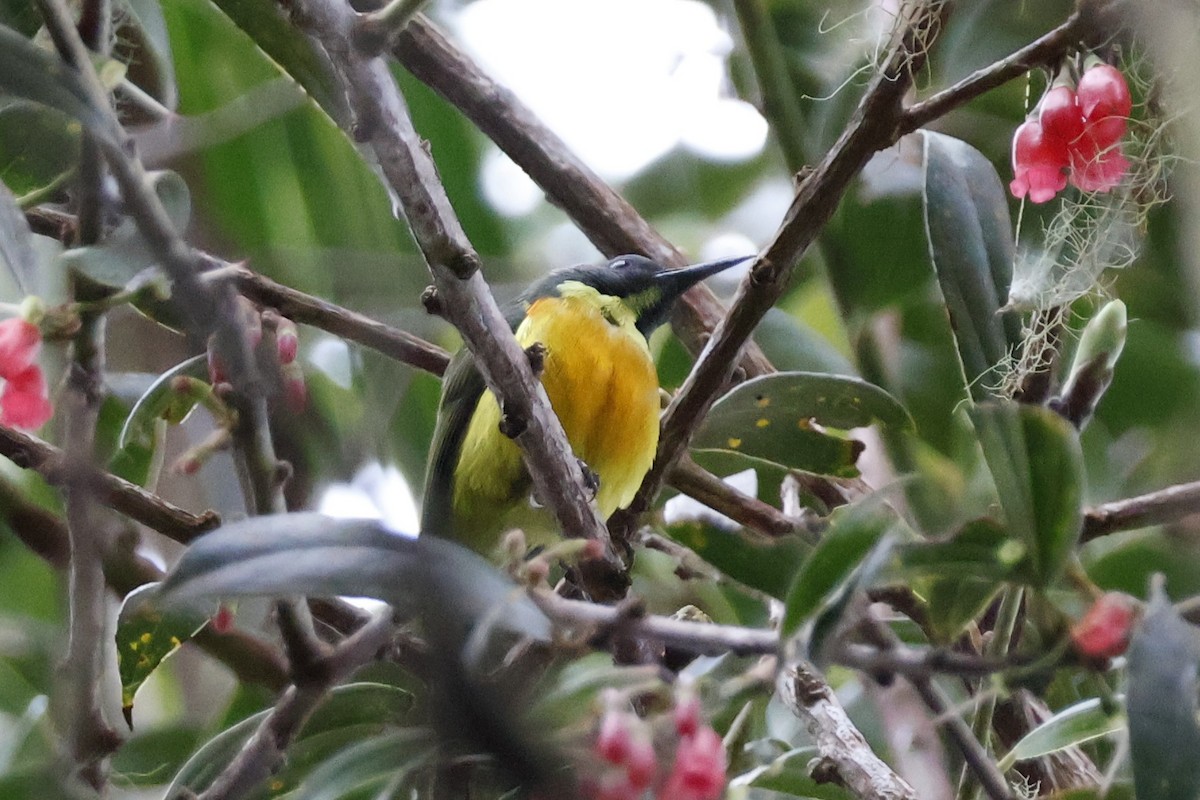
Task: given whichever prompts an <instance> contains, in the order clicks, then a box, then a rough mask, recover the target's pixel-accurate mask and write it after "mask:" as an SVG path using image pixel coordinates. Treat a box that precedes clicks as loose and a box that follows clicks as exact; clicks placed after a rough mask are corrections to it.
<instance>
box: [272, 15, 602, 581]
mask: <svg viewBox="0 0 1200 800" xmlns="http://www.w3.org/2000/svg"><path fill="white" fill-rule="evenodd" d="M295 9H296V17H297V19H298V20H299V22H300V24H301V25H303V26H304V27H305V29H306V30H307V31H308V32H309V33H310V34H311V35H312V36H314V37H315V38H316V39H317V40H318V41H319V42H320V43H321V45H322V46H323V47H324V49H325V51H326V52H327V53H328V54H329V55H330V58H331V60H332V61H333V63H334V65H335V68H336V69H337V70H338V71H339V73H340V75H341V78H342V80H343V83H344V85H345V88H346V90H347V93H348V95H349V97H350V104H351V107H352V108H353V109H354V112H355V115H356V117H357V120H356V126H355V130H354V133H355V135H356V136H357V137H358V138H359V139H360V140H361V141H364V142H366V143H369V144H370V145H371V147H372V149H373V150H374V152H375V155H376V156H377V157H378V159H379V163H380V167H381V169H382V171H383V174H384V175H385V177H386V178H387V181H388V183H389V185H390V186H391V188H392V190H393V191H394V192H395V193H396V195H397V197H399V199H400V203H401V205H402V206H403V208H404V211H405V216H406V217H407V219H408V223H409V226H410V227H411V229H412V231H413V235H414V238H415V239H416V240H417V244H418V246H419V247H420V249H421V252H422V254H423V255H424V256H425V260H426V262H427V263H428V264H429V268H430V271H431V273H432V274H433V279H434V284H435V286H436V287H437V291H438V293H439V296H440V299H441V306H442V308H443V309H444V311H445V314H446V316H447V318H448V319H449V321H450V322H451V323H453V324H454V325H455V327H457V328H458V329H459V331H460V332H461V333H462V335H463V339H464V340H465V341H466V343H467V346H468V347H469V348H470V349H471V353H472V354H473V355H474V357H475V362H476V364H477V366H478V367H479V370H480V372H481V373H482V374H483V377H484V379H485V380H486V381H487V384H488V386H489V387H490V388H491V389H492V391H493V392H495V394H496V396H497V397H498V398H500V400H501V408H502V409H503V410H504V414H505V415H506V416H507V417H508V419H509V422H510V423H511V424H510V426H509V427H510V429H512V430H514V431H521V432H520V433H518V434H517V435H516V436H515V437H514V438H515V440H516V442H517V443H518V444H519V445H520V446H521V449H522V452H523V453H524V455H525V463H526V465H527V466H528V467H529V472H530V474H531V476H532V478H533V483H534V488H535V491H536V493H537V496H538V497H539V498H541V499H542V501H543V502H544V503H545V504H546V505H547V506H548V507H549V508H550V509H551V510H552V511H553V512H554V515H555V517H556V518H557V520H558V522H559V524H560V526H561V528H562V530H563V531H564V533H565V534H566V535H568V536H578V537H586V538H590V539H597V540H599V541H601V542H603V543H604V544H605V549H606V551H607V552H608V553H609V556H608V558H609V560H608V561H607V562H604V563H605V564H607V565H608V566H607V569H606V570H604V571H605V572H606V573H607V576H605V578H604V581H613V582H614V584H620V581H619V580H614V579H613V578H612V577H611V576H612V575H613V574H614V573H615V572H616V571H617V565H618V563H619V562H618V559H617V557H616V555H615V553H614V552H613V551H612V547H611V542H609V538H608V532H607V530H606V529H605V527H604V523H603V521H602V520H601V519H600V517H599V515H598V514H597V512H596V509H595V507H594V506H593V505H592V504H591V502H590V498H589V493H588V491H587V489H586V487H585V480H584V474H583V470H582V466H581V465H580V463H579V462H578V460H577V459H576V458H575V456H574V454H573V452H572V451H571V447H570V445H569V444H568V443H567V439H566V434H565V433H564V432H563V429H562V425H561V423H560V422H559V421H558V418H557V417H556V416H555V415H554V412H553V411H552V410H551V408H550V404H549V401H548V399H547V398H546V393H545V390H544V389H543V387H542V385H541V382H540V381H539V380H538V379H537V378H536V377H535V376H534V374H533V371H532V369H531V368H530V365H529V362H528V358H527V357H526V355H525V352H524V351H523V350H522V349H521V347H520V345H518V344H517V342H516V339H515V338H514V337H513V335H512V332H511V329H510V328H509V327H508V325H507V323H506V322H505V320H504V317H503V315H502V314H501V312H500V309H499V307H498V306H497V305H496V301H495V299H494V298H493V297H492V294H491V292H490V291H489V289H488V287H487V284H486V283H485V282H484V280H483V276H482V275H481V274H480V272H479V269H478V266H479V257H478V256H477V255H476V253H475V252H474V250H473V249H472V248H471V245H470V242H468V241H467V237H466V234H465V233H463V230H462V227H461V225H460V224H459V221H458V218H457V216H456V215H455V214H454V211H453V209H452V208H451V206H450V201H449V198H447V196H446V192H445V189H444V187H443V186H442V183H441V180H440V179H439V177H438V175H437V170H436V167H435V166H434V163H433V160H432V158H431V157H430V155H429V152H428V150H427V149H426V147H425V146H424V145H423V143H422V142H421V140H420V138H419V137H418V136H417V133H416V131H415V130H414V129H413V127H412V121H411V119H410V118H409V115H408V109H407V106H406V105H405V103H404V99H403V98H402V97H401V96H400V92H399V90H398V89H397V87H396V82H395V79H394V77H393V76H392V74H391V72H390V71H389V70H388V67H387V64H386V63H385V62H384V61H383V60H382V59H380V58H369V57H364V55H363V54H362V53H360V52H359V51H357V50H356V49H355V48H354V47H353V45H352V43H351V42H350V32H351V30H352V28H353V26H354V24H355V15H354V12H353V11H352V10H351V9H350V7H349V6H347V5H343V4H341V3H338V2H336V0H301V1H300V2H297V3H296V4H295ZM410 27H412V26H411V25H410ZM587 563H590V564H593V565H595V567H593V569H596V568H598V567H603V566H604V564H601V563H599V562H598V561H593V562H587ZM592 577H593V578H595V580H592V581H589V582H591V583H592V584H593V585H591V586H589V587H588V588H589V590H591V591H592V592H593V593H594V594H599V595H607V594H609V593H613V592H616V593H623V589H624V586H623V584H621V585H613V586H609V587H606V586H604V585H602V583H603V582H602V581H601V579H600V577H599V576H596V575H593V576H592Z"/></svg>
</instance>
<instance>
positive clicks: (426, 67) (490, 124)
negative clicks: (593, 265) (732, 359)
mask: <svg viewBox="0 0 1200 800" xmlns="http://www.w3.org/2000/svg"><path fill="white" fill-rule="evenodd" d="M393 52H394V54H395V56H396V59H397V60H398V61H399V62H400V63H401V64H402V65H403V66H404V67H405V69H407V70H408V71H409V72H411V73H412V74H413V75H415V76H416V77H417V78H418V79H419V80H421V81H422V82H424V83H426V84H428V85H429V86H430V87H431V88H432V89H433V90H434V91H436V92H437V93H438V94H440V95H441V96H442V97H444V98H445V99H446V100H448V101H449V102H450V103H451V104H452V105H454V106H455V107H456V108H458V109H459V110H460V111H462V113H463V114H465V115H466V117H467V118H468V119H470V120H471V121H472V122H473V123H475V125H476V127H478V128H479V130H481V131H482V132H483V133H484V134H486V135H487V136H488V138H490V139H491V140H492V141H493V142H495V143H496V145H497V146H498V147H499V148H500V149H501V150H503V151H504V152H505V153H506V154H507V155H508V157H509V158H511V159H512V160H513V161H514V162H515V163H516V164H517V165H518V166H520V167H521V169H523V170H525V172H526V173H527V174H528V175H529V177H530V178H532V179H533V182H534V183H536V184H537V185H538V186H539V187H540V188H541V190H542V191H544V192H545V193H546V196H547V197H548V198H549V199H550V201H551V202H553V203H554V204H555V205H557V206H558V207H559V208H561V209H562V210H563V211H565V212H566V213H567V216H569V217H570V218H571V220H572V221H573V222H574V223H575V224H576V225H577V226H578V227H579V229H580V230H581V231H583V233H584V235H586V236H587V237H588V239H589V240H590V241H591V242H592V244H594V245H595V246H596V248H597V249H598V250H600V252H602V253H604V254H605V255H607V256H617V255H622V254H624V253H641V254H642V255H645V256H648V257H650V258H652V259H654V260H655V261H657V262H658V263H660V264H662V265H664V266H670V267H681V266H684V265H685V264H686V263H687V259H686V258H685V257H684V256H683V254H682V253H680V252H679V251H678V250H677V249H676V248H675V247H674V245H672V244H671V243H670V242H668V241H667V240H666V239H664V238H663V236H662V235H661V234H659V233H658V231H656V230H654V228H653V227H651V226H650V224H649V223H647V222H646V220H644V219H643V218H642V217H641V216H640V215H639V214H638V213H637V211H636V210H635V209H634V208H633V206H632V205H630V204H629V202H628V201H626V200H625V198H623V197H621V196H620V195H619V194H617V193H616V192H615V191H613V189H612V188H611V187H610V186H608V185H607V184H606V183H605V182H604V181H603V180H601V179H600V177H599V176H597V175H596V173H595V172H593V171H592V170H591V169H589V168H588V167H587V165H585V164H584V163H583V162H582V161H581V160H580V159H579V157H578V156H576V155H575V154H574V153H572V152H571V150H570V149H569V148H568V147H567V146H566V144H565V143H564V142H563V141H562V139H560V138H559V137H558V136H557V135H556V134H555V133H554V132H553V131H551V130H550V129H549V128H548V127H547V126H546V125H545V124H544V123H543V122H542V121H541V120H540V119H538V118H537V116H536V115H535V114H534V113H533V112H532V111H531V110H530V109H529V108H528V107H527V106H525V105H524V104H523V103H522V102H521V101H520V100H518V99H517V97H516V96H515V95H514V94H513V93H512V92H511V91H509V90H508V89H506V88H504V87H503V86H501V85H500V84H498V83H496V82H495V81H494V80H492V79H491V78H490V77H488V75H487V74H485V73H484V71H483V70H482V69H480V68H479V65H478V64H476V63H475V62H474V61H473V60H472V59H471V58H470V57H469V56H468V55H466V54H465V53H464V52H463V51H462V50H461V49H459V48H457V47H455V46H454V44H453V43H451V42H450V41H449V40H448V39H447V38H446V36H445V35H444V34H443V33H442V31H441V30H440V29H439V28H438V27H437V26H436V25H434V24H433V23H431V22H430V21H429V20H428V19H426V18H424V17H423V16H417V18H416V19H414V20H412V21H411V22H410V23H409V24H408V26H407V27H406V28H405V29H404V31H403V33H401V34H400V36H399V38H398V39H397V45H396V47H395V48H394V50H393ZM724 315H725V309H724V308H723V307H722V305H721V303H720V302H719V301H718V300H717V299H716V297H715V296H714V295H713V294H712V292H711V291H710V290H709V289H708V288H707V287H705V286H703V285H697V286H694V287H692V288H691V289H690V290H688V292H687V293H686V294H685V295H684V296H683V297H682V298H681V300H680V302H679V303H678V304H677V307H676V310H675V313H674V315H673V316H672V318H671V323H672V328H673V329H674V330H675V332H676V334H678V335H679V338H680V340H681V341H682V342H683V343H684V345H685V346H686V347H687V348H688V350H689V351H691V352H692V353H699V352H700V350H701V349H702V348H703V347H704V343H705V342H706V341H707V340H708V336H709V334H710V333H711V332H712V330H713V329H714V328H715V327H716V325H717V322H718V321H719V320H720V319H721V318H722V317H723V316H724ZM740 367H741V369H742V370H743V371H744V372H745V374H746V376H747V377H755V376H757V375H765V374H767V373H770V372H774V371H775V370H774V368H773V367H772V366H771V362H770V361H768V360H767V358H766V356H764V355H763V354H762V351H761V350H759V349H758V346H757V345H755V344H754V343H750V345H749V346H748V347H747V348H746V351H745V354H744V355H743V357H742V359H741V362H740Z"/></svg>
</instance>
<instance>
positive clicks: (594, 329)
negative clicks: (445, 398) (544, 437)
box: [454, 285, 659, 539]
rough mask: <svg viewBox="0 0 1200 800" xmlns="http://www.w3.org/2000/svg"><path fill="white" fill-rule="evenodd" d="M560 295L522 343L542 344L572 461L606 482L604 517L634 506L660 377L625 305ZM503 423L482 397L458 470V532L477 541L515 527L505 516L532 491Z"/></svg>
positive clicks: (574, 291)
mask: <svg viewBox="0 0 1200 800" xmlns="http://www.w3.org/2000/svg"><path fill="white" fill-rule="evenodd" d="M561 291H562V296H560V297H546V298H541V299H539V300H537V301H535V302H534V303H533V304H532V305H531V306H530V307H529V309H528V311H527V313H526V317H525V320H524V321H523V322H522V323H521V325H520V327H518V328H517V333H516V337H517V341H518V342H520V344H521V345H522V346H523V347H527V346H529V345H530V344H533V343H534V342H541V343H542V344H543V345H544V346H545V347H546V359H545V369H544V370H543V372H542V384H543V385H544V386H545V387H546V394H547V395H548V396H549V398H550V404H551V405H552V406H553V407H554V412H555V413H556V414H557V415H558V418H559V419H560V420H561V421H562V425H563V429H564V430H565V431H566V434H567V439H568V441H570V443H571V448H572V449H573V450H574V451H575V455H576V456H578V457H579V458H581V459H582V460H583V461H584V462H585V463H586V464H587V465H588V466H589V467H590V468H591V469H592V470H593V471H594V472H595V473H596V474H597V475H598V476H599V478H600V489H599V492H598V493H597V495H596V505H597V508H598V510H599V511H600V513H601V515H602V516H604V517H606V518H607V517H608V516H609V515H610V514H612V512H613V511H615V510H616V509H618V508H622V507H624V506H625V505H628V503H629V501H630V500H632V499H633V496H634V494H635V493H636V492H637V489H638V487H639V486H640V485H641V482H642V478H643V477H644V476H645V474H646V471H647V470H649V469H650V464H651V462H652V461H653V459H654V452H655V448H656V447H657V446H658V412H659V399H658V375H657V373H656V372H655V369H654V362H653V361H652V360H651V358H650V351H649V348H648V347H647V345H646V340H645V338H644V337H643V336H642V335H641V333H640V332H639V331H638V330H637V328H636V327H635V325H634V319H633V315H632V314H631V313H630V312H629V311H628V309H626V308H624V307H623V306H621V305H620V304H619V301H617V300H616V299H615V298H604V297H603V296H601V295H599V294H598V293H597V292H596V291H595V290H594V289H590V288H589V287H583V286H582V285H579V286H578V287H577V288H573V287H567V288H566V289H563V290H561ZM609 301H611V302H609ZM613 303H616V304H617V305H613ZM499 421H500V409H499V407H498V406H497V403H496V399H495V397H494V396H493V395H492V393H491V392H486V393H485V394H484V396H483V398H481V400H480V403H479V406H478V408H477V409H476V410H475V413H474V415H473V416H472V418H471V423H470V427H469V429H468V432H467V436H466V439H465V441H464V444H463V450H462V454H461V456H460V459H459V468H458V470H457V471H456V476H457V478H456V484H455V493H454V506H455V511H456V517H457V518H458V519H459V520H460V523H459V525H458V527H462V528H466V529H468V530H469V529H472V528H474V529H476V530H475V531H473V532H474V533H478V534H482V533H484V530H483V529H485V528H491V529H492V531H495V527H496V526H497V525H499V526H501V527H502V526H504V525H506V524H519V523H520V520H519V519H512V518H511V517H510V516H509V515H508V514H507V513H506V512H508V511H509V510H510V509H511V507H512V506H513V505H515V504H520V505H524V504H525V503H526V500H527V497H528V493H529V483H528V479H527V477H525V472H524V466H523V465H522V463H521V459H520V453H519V451H518V449H517V447H516V445H515V443H513V442H512V441H511V440H509V439H507V438H506V437H504V435H503V434H501V433H500V432H499V430H498V425H499ZM469 538H471V539H475V538H476V536H475V535H471V536H469Z"/></svg>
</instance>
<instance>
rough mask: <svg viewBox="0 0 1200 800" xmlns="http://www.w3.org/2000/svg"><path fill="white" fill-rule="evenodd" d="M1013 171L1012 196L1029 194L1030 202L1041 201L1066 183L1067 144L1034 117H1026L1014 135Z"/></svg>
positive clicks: (1052, 196) (1058, 190) (1050, 196)
mask: <svg viewBox="0 0 1200 800" xmlns="http://www.w3.org/2000/svg"><path fill="white" fill-rule="evenodd" d="M1012 162H1013V173H1014V174H1015V177H1014V178H1013V180H1012V183H1010V184H1009V185H1008V188H1009V190H1010V191H1011V192H1012V193H1013V197H1017V198H1022V197H1025V196H1026V195H1029V200H1030V202H1033V203H1044V202H1046V201H1047V200H1051V199H1053V198H1054V195H1055V194H1057V193H1058V192H1061V191H1062V190H1063V189H1065V188H1066V187H1067V166H1068V164H1069V163H1070V158H1069V156H1068V155H1067V147H1066V144H1065V143H1064V142H1062V141H1060V140H1058V139H1055V138H1053V137H1050V136H1047V135H1046V134H1045V131H1043V130H1042V125H1041V123H1040V122H1037V121H1036V120H1027V121H1026V122H1025V123H1024V124H1022V125H1021V127H1019V128H1017V132H1016V135H1015V136H1013V154H1012Z"/></svg>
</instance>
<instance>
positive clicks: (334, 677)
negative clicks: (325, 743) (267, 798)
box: [198, 612, 392, 800]
mask: <svg viewBox="0 0 1200 800" xmlns="http://www.w3.org/2000/svg"><path fill="white" fill-rule="evenodd" d="M391 635H392V620H391V614H390V612H387V613H385V614H381V615H380V616H378V617H376V618H375V619H373V620H372V621H371V622H369V623H367V625H365V626H364V627H363V628H362V629H361V630H359V631H358V632H357V633H356V634H354V635H353V636H351V637H350V638H348V639H346V640H345V641H344V642H342V643H341V644H340V645H338V646H337V648H336V649H335V650H333V652H331V653H329V654H327V655H325V656H324V657H323V658H322V659H321V660H320V661H319V662H315V663H314V664H312V665H310V666H309V667H308V669H307V671H306V672H305V673H303V674H300V675H297V676H296V681H295V683H293V684H292V685H291V686H290V687H288V689H287V691H285V692H284V693H283V696H282V697H280V699H279V702H277V703H276V704H275V707H274V708H273V709H271V713H270V714H268V715H267V717H266V719H264V720H263V721H262V724H260V725H259V726H258V729H257V730H255V732H254V734H253V735H252V736H251V737H250V738H249V739H248V740H247V741H246V744H244V745H243V746H242V749H241V750H240V751H238V754H237V755H236V756H235V757H234V759H233V761H231V762H230V763H229V765H228V766H226V767H225V769H224V770H222V771H221V773H220V774H219V775H217V777H216V778H214V779H213V781H212V783H211V784H209V786H208V788H207V789H205V790H204V791H203V792H202V793H201V794H200V795H199V798H198V800H238V798H241V797H244V796H246V795H247V794H249V793H250V792H251V791H253V790H254V789H255V788H256V787H257V786H258V785H259V784H261V783H262V782H263V781H264V780H266V779H267V778H268V777H270V775H271V773H272V772H273V771H274V770H275V769H276V768H277V767H278V766H279V764H280V763H281V762H282V761H283V757H284V753H285V752H286V751H287V748H288V745H290V744H291V742H292V740H293V739H294V738H295V736H296V734H297V733H299V731H300V729H301V728H302V727H303V726H304V723H305V722H306V721H307V720H308V718H309V717H310V716H311V715H312V712H313V711H314V710H315V709H316V707H317V706H318V705H319V704H320V703H321V701H322V700H324V699H325V697H326V695H328V693H329V690H330V689H331V688H332V687H333V686H334V685H336V684H337V683H338V682H339V681H340V680H342V679H343V678H345V677H346V676H347V675H349V674H350V673H352V672H353V671H354V670H356V669H358V668H359V667H360V666H362V665H363V664H365V663H367V662H368V661H370V660H371V659H373V658H375V657H376V656H377V655H378V654H379V653H380V652H381V651H382V650H383V649H384V648H385V647H386V645H387V643H388V640H389V639H390V638H391Z"/></svg>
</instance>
